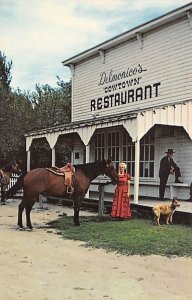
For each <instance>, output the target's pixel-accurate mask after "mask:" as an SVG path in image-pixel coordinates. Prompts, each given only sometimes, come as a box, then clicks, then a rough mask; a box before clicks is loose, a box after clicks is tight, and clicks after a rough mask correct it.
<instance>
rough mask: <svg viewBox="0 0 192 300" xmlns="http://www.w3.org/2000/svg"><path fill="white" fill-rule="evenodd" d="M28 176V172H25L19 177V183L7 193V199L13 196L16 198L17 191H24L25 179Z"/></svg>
mask: <svg viewBox="0 0 192 300" xmlns="http://www.w3.org/2000/svg"><path fill="white" fill-rule="evenodd" d="M26 174H27V172H25V173H23V174H21V175H20V176H19V178H18V179H17V182H16V183H15V184H14V185H13V186H12V187H11V188H10V189H9V190H8V191H7V192H6V193H5V199H9V198H12V197H13V196H15V194H16V193H17V191H19V190H20V189H22V187H23V181H24V177H25V176H26Z"/></svg>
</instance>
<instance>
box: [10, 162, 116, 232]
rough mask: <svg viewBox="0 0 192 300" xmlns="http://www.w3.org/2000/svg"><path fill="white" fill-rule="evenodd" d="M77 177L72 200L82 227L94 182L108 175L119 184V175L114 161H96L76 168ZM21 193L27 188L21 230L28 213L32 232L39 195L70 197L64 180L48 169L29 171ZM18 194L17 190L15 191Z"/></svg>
mask: <svg viewBox="0 0 192 300" xmlns="http://www.w3.org/2000/svg"><path fill="white" fill-rule="evenodd" d="M74 167H75V173H74V175H73V180H72V181H73V193H72V194H70V197H71V198H72V199H73V208H74V217H73V221H74V224H75V225H77V226H79V225H80V223H79V210H80V208H81V204H82V200H83V199H84V197H85V194H86V193H87V191H88V189H89V186H90V184H91V181H92V180H94V179H95V178H96V177H97V176H98V175H100V174H105V175H107V176H108V177H109V178H110V179H111V181H112V183H113V184H115V183H116V182H117V173H116V170H115V168H114V166H113V164H112V162H111V160H102V161H96V162H93V163H87V164H80V165H74ZM16 185H17V190H18V189H21V188H22V187H23V190H24V197H23V199H22V201H21V203H20V204H19V207H18V225H19V227H20V228H22V227H23V224H22V213H23V210H24V209H25V211H26V223H27V227H28V228H30V229H32V228H33V227H32V225H31V219H30V213H31V209H32V207H33V205H34V204H35V202H38V200H39V195H44V196H54V197H68V194H67V186H66V185H65V182H64V178H63V176H58V175H57V174H55V173H53V172H51V171H50V170H49V169H47V168H37V169H33V170H31V171H29V172H28V173H27V174H26V175H25V176H24V174H23V175H21V178H19V179H18V181H17V183H16ZM11 189H12V190H14V193H15V192H16V189H15V188H14V186H13V188H11ZM8 193H9V191H8Z"/></svg>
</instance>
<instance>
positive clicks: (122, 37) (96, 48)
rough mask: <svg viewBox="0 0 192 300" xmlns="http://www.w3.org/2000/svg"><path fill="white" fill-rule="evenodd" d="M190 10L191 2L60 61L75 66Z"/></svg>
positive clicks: (191, 7) (182, 15) (65, 64)
mask: <svg viewBox="0 0 192 300" xmlns="http://www.w3.org/2000/svg"><path fill="white" fill-rule="evenodd" d="M190 10H192V2H191V3H189V4H187V5H185V6H182V7H181V8H178V9H175V10H174V11H171V12H169V13H166V14H164V15H163V16H161V17H158V18H155V19H153V20H151V21H149V22H146V23H144V24H142V25H140V26H137V27H134V28H132V29H130V30H128V31H126V32H124V33H122V34H120V35H117V36H115V37H113V38H111V39H109V40H107V41H105V42H104V43H101V44H98V45H96V46H94V47H92V48H90V49H88V50H86V51H84V52H81V53H79V54H77V55H75V56H73V57H71V58H69V59H67V60H64V61H62V64H63V65H64V66H70V65H71V64H76V63H78V62H80V61H82V60H84V59H87V58H89V57H91V56H94V55H96V54H98V52H99V51H100V50H104V51H105V50H107V49H109V48H111V47H114V46H116V45H118V44H121V43H123V42H125V41H127V40H130V39H132V38H133V37H135V36H136V34H137V33H140V34H143V33H146V32H147V31H150V30H152V29H155V28H157V27H160V26H162V25H164V24H166V23H168V22H171V21H174V20H176V19H179V18H182V17H184V16H185V15H187V12H188V11H190Z"/></svg>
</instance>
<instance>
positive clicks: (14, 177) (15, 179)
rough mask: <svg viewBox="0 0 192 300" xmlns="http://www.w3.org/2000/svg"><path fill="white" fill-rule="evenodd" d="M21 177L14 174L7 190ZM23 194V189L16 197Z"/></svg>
mask: <svg viewBox="0 0 192 300" xmlns="http://www.w3.org/2000/svg"><path fill="white" fill-rule="evenodd" d="M18 178H19V175H17V174H14V173H13V174H12V176H11V178H10V183H9V185H8V187H7V191H8V190H9V189H10V188H11V187H12V186H13V185H14V184H15V183H16V182H17V179H18ZM22 196H23V189H21V190H19V191H18V192H17V193H16V194H15V197H22Z"/></svg>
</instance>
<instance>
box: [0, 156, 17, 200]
mask: <svg viewBox="0 0 192 300" xmlns="http://www.w3.org/2000/svg"><path fill="white" fill-rule="evenodd" d="M20 172H21V170H20V167H19V165H18V164H17V163H16V161H14V162H12V163H10V164H7V165H6V166H4V167H3V168H2V169H0V187H1V204H2V205H3V204H5V190H6V188H7V187H8V185H9V183H10V177H11V175H12V173H16V174H20Z"/></svg>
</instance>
